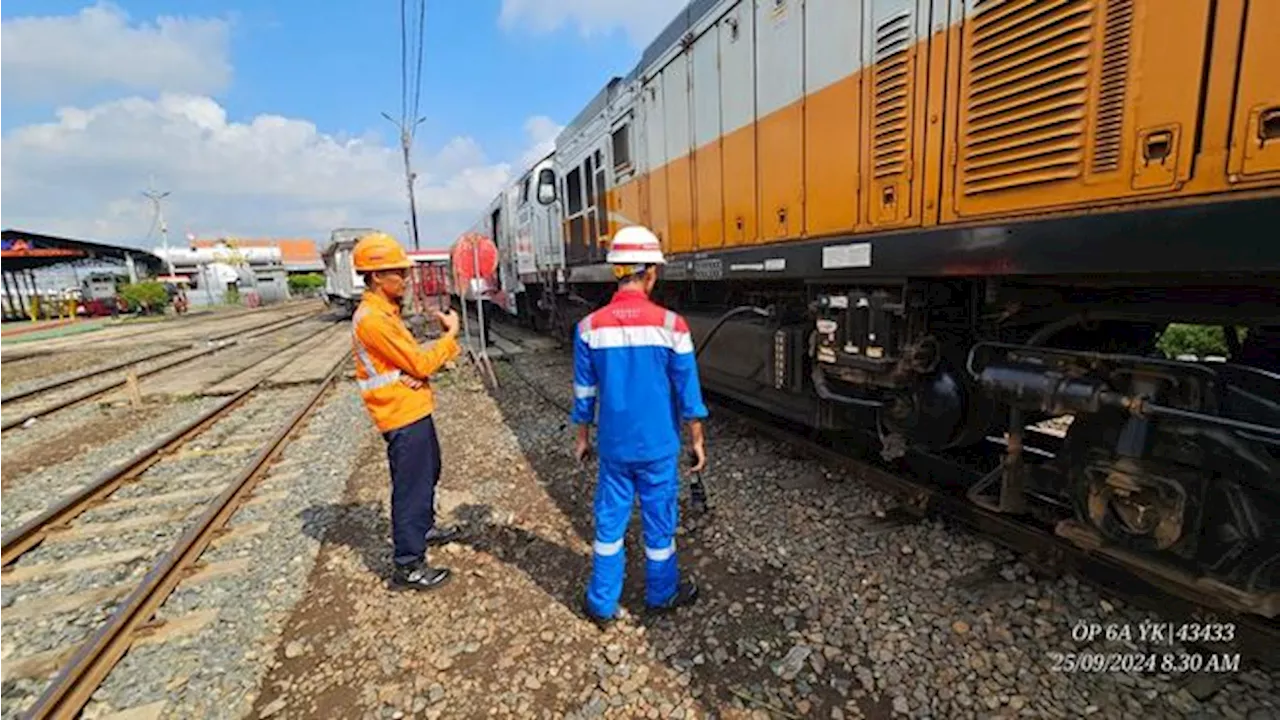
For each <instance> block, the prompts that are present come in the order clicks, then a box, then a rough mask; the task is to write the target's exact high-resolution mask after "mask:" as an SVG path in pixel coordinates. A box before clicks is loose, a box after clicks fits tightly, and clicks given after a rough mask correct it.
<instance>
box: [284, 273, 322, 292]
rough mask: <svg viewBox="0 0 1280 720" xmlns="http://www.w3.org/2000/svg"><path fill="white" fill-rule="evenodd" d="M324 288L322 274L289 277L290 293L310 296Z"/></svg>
mask: <svg viewBox="0 0 1280 720" xmlns="http://www.w3.org/2000/svg"><path fill="white" fill-rule="evenodd" d="M323 287H324V275H321V274H320V273H306V274H305V275H290V276H289V292H292V293H298V294H299V295H309V294H311V293H314V292H316V291H317V290H319V289H320V288H323Z"/></svg>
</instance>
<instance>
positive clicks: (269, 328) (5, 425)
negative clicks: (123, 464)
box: [0, 313, 319, 431]
mask: <svg viewBox="0 0 1280 720" xmlns="http://www.w3.org/2000/svg"><path fill="white" fill-rule="evenodd" d="M316 315H319V313H308V314H305V315H302V316H300V317H298V316H290V317H288V318H285V319H284V320H281V321H278V322H274V323H271V324H269V325H265V326H263V327H260V328H252V329H249V330H241V331H239V332H236V333H231V334H227V335H222V336H217V337H214V338H210V339H209V340H208V341H207V342H221V341H222V340H226V339H227V338H230V337H233V336H234V335H240V334H244V337H239V338H236V339H234V340H231V341H229V342H223V343H222V344H220V345H217V346H215V347H210V348H205V349H204V350H201V351H199V352H197V353H195V354H193V355H186V356H183V357H180V358H177V359H175V360H172V361H170V362H167V363H164V364H161V365H158V366H156V367H154V368H151V369H149V370H143V371H142V372H139V373H138V374H137V377H139V378H144V377H148V376H150V375H155V374H156V373H158V372H161V371H164V370H168V369H169V368H171V367H175V366H177V365H181V364H183V363H186V362H190V361H192V360H196V359H198V358H202V357H205V356H206V355H210V354H213V353H215V352H218V351H219V350H223V349H225V348H228V347H231V346H233V345H236V344H238V343H241V342H244V341H246V340H252V339H254V338H257V337H260V336H261V335H265V334H267V333H271V332H275V331H276V330H281V329H284V328H286V327H289V326H291V325H296V324H298V323H301V322H304V321H306V320H308V319H310V318H311V317H313V316H316ZM197 346H198V343H197V344H196V345H193V346H192V347H191V348H185V349H188V350H190V349H193V348H194V347H197ZM126 382H128V378H127V377H123V378H120V379H118V380H116V381H115V382H113V383H111V384H110V385H105V386H102V387H97V388H89V389H87V390H85V391H83V392H80V393H78V394H76V395H72V396H71V397H69V398H67V399H65V400H60V401H58V402H56V403H54V404H52V405H47V406H45V407H42V408H37V409H35V410H32V411H30V412H27V413H24V414H22V415H19V416H18V417H16V418H8V419H5V420H4V421H2V422H0V431H3V430H8V429H10V428H13V427H16V426H18V425H21V424H23V423H25V422H27V421H28V420H32V419H34V418H38V417H44V416H45V415H48V414H50V413H53V412H57V411H58V410H61V409H63V408H65V407H69V406H71V405H75V404H76V403H80V402H84V401H85V400H90V399H92V398H95V397H97V396H99V395H103V394H105V393H108V392H111V391H112V390H115V389H116V388H118V387H120V386H121V385H124V384H125V383H126Z"/></svg>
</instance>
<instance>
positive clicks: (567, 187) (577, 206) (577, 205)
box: [564, 168, 582, 215]
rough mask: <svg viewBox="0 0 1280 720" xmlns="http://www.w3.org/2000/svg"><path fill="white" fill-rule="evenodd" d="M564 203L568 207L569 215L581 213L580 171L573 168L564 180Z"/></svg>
mask: <svg viewBox="0 0 1280 720" xmlns="http://www.w3.org/2000/svg"><path fill="white" fill-rule="evenodd" d="M564 196H565V202H567V203H568V205H569V214H570V215H577V214H578V213H580V212H582V171H581V170H579V169H578V168H574V169H572V170H570V171H569V175H568V176H567V177H565V180H564Z"/></svg>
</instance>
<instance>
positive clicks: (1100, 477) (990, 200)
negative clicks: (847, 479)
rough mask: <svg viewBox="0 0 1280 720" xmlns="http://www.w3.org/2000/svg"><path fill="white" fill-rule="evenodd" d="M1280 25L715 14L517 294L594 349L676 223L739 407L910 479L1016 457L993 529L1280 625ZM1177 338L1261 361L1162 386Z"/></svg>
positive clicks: (1179, 7) (1211, 20) (1001, 472)
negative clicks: (612, 241) (1020, 525)
mask: <svg viewBox="0 0 1280 720" xmlns="http://www.w3.org/2000/svg"><path fill="white" fill-rule="evenodd" d="M1277 27H1280V3H1275V2H1259V1H1257V0H1254V1H1252V2H1247V1H1246V0H1217V1H1210V0H804V2H800V1H799V0H693V2H691V3H690V4H689V5H688V6H687V7H686V8H685V9H684V10H682V11H681V12H680V13H679V14H678V15H677V16H676V18H675V19H674V20H672V22H671V23H670V24H669V25H668V26H667V27H666V28H665V30H663V32H662V33H661V34H660V35H659V36H658V38H657V39H656V40H655V41H654V42H653V43H652V44H650V45H649V46H648V47H647V48H646V49H645V51H644V52H643V54H642V56H641V57H640V60H639V62H638V63H637V64H636V66H635V67H634V68H633V69H632V70H631V72H630V73H628V74H627V75H626V76H625V77H615V78H613V79H612V80H610V81H609V82H608V83H607V84H606V85H605V86H604V88H603V89H602V90H601V91H600V92H599V94H598V95H597V96H596V97H595V98H594V99H592V100H591V101H590V102H589V103H588V104H587V105H586V107H584V108H583V110H582V111H581V112H580V113H579V114H578V116H577V117H576V118H574V119H573V120H572V121H571V122H570V123H569V125H568V126H567V127H566V128H565V130H564V131H563V132H562V133H561V135H560V136H559V137H558V138H557V140H556V147H555V152H554V153H553V155H552V158H551V162H550V164H545V162H544V164H543V165H542V166H541V170H547V171H548V172H542V171H541V170H540V171H539V172H538V173H537V174H533V173H530V174H528V175H526V176H525V178H532V182H533V188H532V190H530V191H521V192H520V194H519V197H521V198H527V197H532V198H534V202H535V203H536V204H537V205H539V206H541V207H543V208H546V209H545V210H535V213H542V215H541V216H540V217H546V216H549V215H550V216H554V215H555V214H556V213H558V214H560V215H562V218H563V220H562V222H561V225H560V228H561V233H560V236H559V239H558V241H557V242H555V243H552V244H551V245H550V246H549V247H546V248H545V250H546V252H545V254H544V252H543V251H544V246H543V245H539V246H538V247H536V248H535V252H534V258H533V259H532V262H531V263H530V262H529V261H528V260H525V261H524V262H525V264H526V266H530V265H531V266H532V267H535V268H537V271H538V272H536V273H530V274H529V275H528V278H527V279H526V278H525V276H524V275H521V277H520V283H515V282H512V281H511V280H510V279H509V278H505V277H504V288H505V289H507V290H509V291H511V292H513V293H516V295H517V296H518V299H517V301H516V303H515V305H516V306H517V308H525V309H527V312H523V313H519V316H520V317H521V318H522V319H523V320H525V322H527V323H529V324H531V325H539V326H549V327H551V328H552V329H553V330H554V331H556V332H559V333H560V334H561V335H563V336H565V337H568V336H569V334H570V333H571V332H572V331H573V323H574V322H575V321H576V320H577V319H578V318H581V317H582V316H583V315H585V314H586V313H587V312H589V311H590V310H592V309H593V308H595V307H598V306H599V305H601V304H602V303H604V302H606V301H607V299H608V297H609V295H610V293H611V292H612V284H611V283H612V276H611V275H610V273H609V269H608V267H607V265H605V264H604V259H605V255H606V253H607V249H608V239H609V237H610V236H611V235H612V234H613V233H614V232H615V231H616V230H617V229H618V228H620V227H622V226H625V225H628V224H633V223H639V224H644V225H646V226H648V227H650V228H651V229H653V230H654V231H655V232H656V233H657V234H658V236H659V237H660V238H661V239H662V242H663V245H664V250H665V252H666V253H667V254H668V264H667V265H666V266H665V267H664V268H663V269H662V274H661V281H660V283H659V286H658V290H657V291H656V292H657V295H658V297H657V299H658V300H659V301H660V302H662V303H663V304H665V305H667V306H668V307H671V308H673V309H676V310H678V311H680V312H681V313H682V314H684V315H685V316H686V317H687V319H688V320H689V323H690V326H691V327H692V328H693V332H694V337H695V342H696V343H697V345H698V346H699V347H700V348H703V353H702V355H701V358H700V363H699V367H700V371H701V376H702V379H703V382H704V384H705V385H706V386H707V387H708V388H709V389H711V390H714V391H716V392H718V393H720V394H722V395H725V396H728V397H731V398H734V399H736V400H738V401H740V402H743V403H747V404H750V405H754V406H757V407H759V408H762V409H764V410H766V411H768V412H770V413H772V414H775V415H777V416H781V417H784V418H787V419H789V420H791V421H793V422H795V423H802V424H805V425H809V426H812V427H814V428H819V429H825V430H841V431H863V432H867V433H868V434H869V435H870V436H871V437H872V438H873V440H872V441H873V442H874V443H875V444H876V445H877V446H878V447H879V450H880V452H881V453H882V454H883V455H884V456H885V457H886V458H889V459H894V458H901V457H903V456H904V455H905V454H906V453H908V452H920V453H935V454H936V453H963V452H970V451H975V450H976V449H978V448H982V447H990V446H992V445H993V444H994V446H995V447H997V448H998V452H999V454H1000V457H999V459H998V462H997V463H995V464H993V465H992V466H991V467H990V469H989V472H987V473H986V474H985V476H983V477H982V478H981V480H980V481H978V482H976V483H974V484H973V485H972V486H971V487H968V488H967V489H966V490H967V497H968V498H969V500H970V501H972V502H973V503H976V504H978V505H980V506H982V507H984V508H986V509H988V510H991V511H994V512H1000V513H1007V514H1010V515H1014V516H1020V517H1023V518H1025V519H1026V520H1027V521H1028V522H1037V523H1040V524H1041V525H1042V526H1043V527H1046V528H1050V529H1052V530H1053V531H1054V532H1057V533H1058V534H1060V535H1062V536H1064V537H1066V538H1068V539H1070V540H1071V541H1072V542H1075V543H1077V544H1079V545H1082V546H1084V547H1088V548H1091V549H1096V550H1097V551H1098V552H1100V553H1104V554H1108V555H1110V556H1112V557H1114V558H1116V559H1118V560H1120V561H1122V562H1124V563H1127V564H1128V565H1129V566H1130V567H1135V568H1141V569H1143V571H1144V572H1146V573H1147V574H1148V575H1150V574H1157V575H1159V576H1161V577H1162V578H1164V579H1165V580H1166V581H1169V582H1173V583H1175V584H1178V585H1180V586H1183V587H1185V588H1192V589H1194V590H1195V591H1197V592H1199V593H1202V594H1209V595H1212V596H1214V597H1215V598H1216V599H1217V600H1218V601H1219V602H1221V603H1222V604H1224V605H1226V606H1229V607H1232V608H1235V609H1238V610H1242V611H1245V612H1253V613H1259V614H1262V615H1267V616H1275V615H1276V614H1280V549H1278V548H1280V543H1278V541H1280V242H1277V241H1276V240H1275V237H1276V228H1277V227H1280V74H1277V73H1276V72H1274V71H1273V68H1275V67H1276V66H1277V64H1278V63H1280V44H1278V43H1276V42H1275V37H1274V35H1275V28H1277ZM531 170H532V169H531ZM521 182H524V180H523V179H522V180H521ZM507 192H510V190H508V191H507ZM491 224H492V225H496V221H495V222H494V223H491ZM497 237H498V238H499V239H504V237H503V236H502V235H497ZM500 247H501V248H502V249H503V252H511V251H512V243H511V241H510V240H509V239H504V242H502V243H500ZM520 296H522V297H520ZM748 311H753V312H748ZM1172 322H1182V323H1199V324H1209V325H1217V326H1221V327H1222V328H1224V333H1225V336H1226V339H1227V344H1228V346H1229V349H1230V353H1229V354H1230V357H1229V358H1227V361H1226V362H1216V363H1200V362H1185V361H1179V360H1176V359H1168V358H1164V357H1163V356H1162V355H1161V353H1160V352H1159V351H1158V350H1157V349H1156V342H1157V339H1158V338H1159V336H1160V334H1161V333H1162V332H1163V330H1164V329H1165V328H1166V327H1167V326H1168V325H1169V324H1170V323H1172ZM1063 416H1069V418H1070V423H1069V425H1059V426H1058V427H1059V428H1062V427H1064V426H1065V427H1066V430H1065V435H1064V433H1063V432H1062V431H1061V430H1060V429H1059V430H1058V431H1046V430H1044V429H1043V428H1044V425H1043V424H1041V423H1042V421H1046V420H1050V419H1053V418H1058V417H1063Z"/></svg>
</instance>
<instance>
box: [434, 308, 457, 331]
mask: <svg viewBox="0 0 1280 720" xmlns="http://www.w3.org/2000/svg"><path fill="white" fill-rule="evenodd" d="M435 316H436V320H437V321H438V322H439V323H440V327H442V328H444V332H445V334H446V335H454V334H456V333H457V332H458V313H456V312H454V310H453V308H449V312H447V313H442V312H440V311H439V310H437V311H436V312H435Z"/></svg>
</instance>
